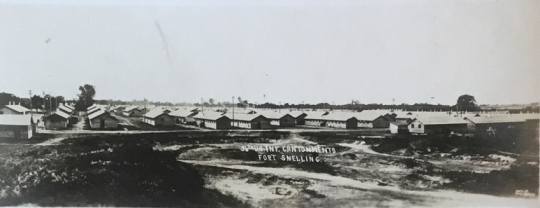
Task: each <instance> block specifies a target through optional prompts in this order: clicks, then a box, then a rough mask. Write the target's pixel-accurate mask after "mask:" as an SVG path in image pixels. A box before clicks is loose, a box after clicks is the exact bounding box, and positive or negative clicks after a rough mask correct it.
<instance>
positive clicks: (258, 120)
mask: <svg viewBox="0 0 540 208" xmlns="http://www.w3.org/2000/svg"><path fill="white" fill-rule="evenodd" d="M226 116H227V117H231V119H232V120H231V125H232V126H233V127H238V128H243V129H270V128H271V125H270V120H268V119H267V118H266V117H264V116H263V115H260V114H234V116H233V115H232V114H228V113H227V114H226Z"/></svg>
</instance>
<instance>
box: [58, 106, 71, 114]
mask: <svg viewBox="0 0 540 208" xmlns="http://www.w3.org/2000/svg"><path fill="white" fill-rule="evenodd" d="M58 110H61V111H62V112H64V113H66V114H68V115H71V114H72V113H73V111H74V110H72V109H71V108H68V107H66V106H64V105H59V106H58Z"/></svg>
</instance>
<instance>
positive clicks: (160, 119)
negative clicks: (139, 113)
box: [143, 109, 175, 126]
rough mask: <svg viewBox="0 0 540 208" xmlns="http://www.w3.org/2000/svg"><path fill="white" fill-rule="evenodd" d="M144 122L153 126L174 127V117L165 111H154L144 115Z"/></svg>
mask: <svg viewBox="0 0 540 208" xmlns="http://www.w3.org/2000/svg"><path fill="white" fill-rule="evenodd" d="M143 122H144V123H147V124H150V125H152V126H174V124H175V122H174V117H172V116H170V115H169V114H168V113H167V112H164V110H163V109H154V110H151V111H149V112H148V113H146V114H144V116H143Z"/></svg>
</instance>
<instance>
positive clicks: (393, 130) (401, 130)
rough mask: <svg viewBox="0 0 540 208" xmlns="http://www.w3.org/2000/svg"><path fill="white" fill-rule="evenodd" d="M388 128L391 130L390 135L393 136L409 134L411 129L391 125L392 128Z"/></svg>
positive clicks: (404, 126) (405, 126)
mask: <svg viewBox="0 0 540 208" xmlns="http://www.w3.org/2000/svg"><path fill="white" fill-rule="evenodd" d="M388 128H390V133H392V134H399V133H408V132H409V129H408V126H407V125H401V126H399V125H396V124H393V123H390V126H389V127H388Z"/></svg>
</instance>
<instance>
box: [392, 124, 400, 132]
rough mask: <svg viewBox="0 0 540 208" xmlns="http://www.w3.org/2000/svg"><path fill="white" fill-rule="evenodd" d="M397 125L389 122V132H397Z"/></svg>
mask: <svg viewBox="0 0 540 208" xmlns="http://www.w3.org/2000/svg"><path fill="white" fill-rule="evenodd" d="M398 129H399V126H398V125H396V124H393V123H391V124H390V133H392V134H397V133H398Z"/></svg>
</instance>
